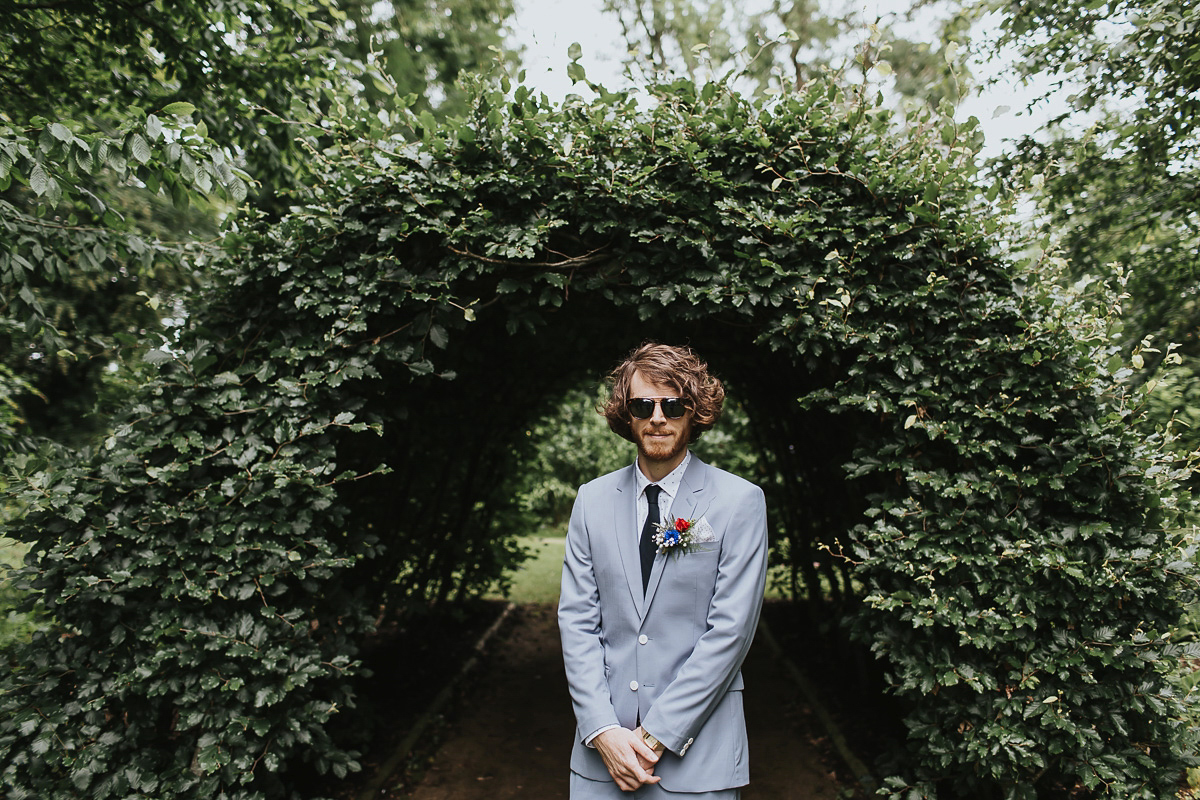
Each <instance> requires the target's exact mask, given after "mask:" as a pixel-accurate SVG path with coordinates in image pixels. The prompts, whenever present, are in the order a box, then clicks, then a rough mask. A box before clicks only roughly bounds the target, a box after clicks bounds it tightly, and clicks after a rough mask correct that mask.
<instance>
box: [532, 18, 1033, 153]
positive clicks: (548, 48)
mask: <svg viewBox="0 0 1200 800" xmlns="http://www.w3.org/2000/svg"><path fill="white" fill-rule="evenodd" d="M903 2H904V3H905V4H907V0H903ZM601 5H602V0H569V2H564V1H563V0H517V10H516V16H515V18H514V20H513V23H512V29H513V32H514V34H515V36H516V39H517V41H519V42H520V43H521V44H522V45H524V47H525V53H524V60H525V61H524V63H525V68H526V76H525V78H526V83H527V84H528V85H529V86H532V87H536V88H537V89H539V90H540V91H543V92H545V93H546V95H547V96H548V97H550V98H551V99H553V100H561V99H562V98H563V97H565V96H566V95H567V94H569V93H571V92H576V93H579V94H582V95H584V96H588V95H589V94H590V93H589V92H588V91H587V90H586V89H585V88H583V87H582V86H574V87H573V86H572V85H571V81H570V79H569V78H568V77H567V63H568V61H569V59H568V58H567V48H568V47H570V46H571V44H572V43H573V42H578V43H579V44H580V45H581V46H582V47H583V57H582V58H581V59H580V64H582V65H583V66H584V68H585V69H586V70H587V76H588V79H589V80H592V81H595V82H597V83H600V84H603V85H605V86H607V87H613V88H615V87H619V86H621V85H622V84H623V82H624V80H623V78H622V77H621V62H620V57H621V54H622V51H623V50H624V45H623V42H622V40H621V29H620V26H619V24H618V23H617V21H616V19H615V18H614V17H613V16H611V15H607V14H603V13H601V11H600V7H601ZM864 5H869V6H870V7H871V13H870V16H869V17H868V16H867V11H868V9H866V8H864V14H863V19H864V36H865V35H866V32H865V26H866V23H867V21H868V20H869V19H874V18H875V17H876V15H877V12H878V11H880V10H884V11H886V10H890V9H889V8H888V7H889V6H897V5H898V4H897V2H895V0H864ZM971 70H972V73H973V74H974V75H975V76H976V78H977V79H979V80H982V79H983V78H985V77H987V76H989V75H990V74H992V73H994V72H995V71H996V67H994V66H992V67H989V66H988V65H984V64H974V65H972V67H971ZM1035 96H1036V93H1035V91H1034V90H1033V89H1028V88H1022V87H1019V86H1014V85H1013V83H1012V82H1011V81H1009V82H1005V83H1003V84H1001V85H999V86H996V87H993V88H991V89H989V90H987V91H986V92H985V93H983V94H981V95H979V96H975V97H971V98H968V99H967V100H965V101H964V102H963V103H962V105H961V106H960V111H959V115H958V116H959V117H960V118H961V119H966V118H967V117H969V116H972V115H974V116H976V117H978V118H979V121H980V123H981V125H982V127H983V130H984V135H985V137H986V142H987V144H986V146H985V150H984V154H985V155H994V154H996V153H997V152H998V151H999V149H1000V148H1001V147H1002V144H1003V140H1004V139H1006V138H1012V137H1015V136H1020V135H1024V134H1026V133H1030V132H1032V131H1033V130H1035V129H1036V127H1037V126H1038V124H1039V123H1040V121H1041V120H1042V119H1044V118H1045V117H1046V116H1047V115H1048V114H1049V113H1050V112H1049V110H1041V111H1040V112H1038V113H1036V114H1035V115H1034V116H1032V117H1031V116H1030V115H1029V114H1026V113H1024V112H1023V109H1024V108H1025V106H1026V104H1027V103H1028V102H1029V100H1031V99H1032V98H1033V97H1035ZM1005 107H1007V108H1008V111H1004V108H1005ZM997 112H999V113H997Z"/></svg>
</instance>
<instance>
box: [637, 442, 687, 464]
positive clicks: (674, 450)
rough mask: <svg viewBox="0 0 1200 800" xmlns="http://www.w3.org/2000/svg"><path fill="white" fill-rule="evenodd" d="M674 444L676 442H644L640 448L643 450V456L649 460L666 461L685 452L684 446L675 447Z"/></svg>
mask: <svg viewBox="0 0 1200 800" xmlns="http://www.w3.org/2000/svg"><path fill="white" fill-rule="evenodd" d="M673 445H674V442H672V443H671V444H653V443H652V444H651V445H647V444H646V443H645V442H643V443H642V445H641V447H640V448H639V449H640V450H641V453H642V457H643V458H645V459H646V460H647V461H654V462H657V463H664V462H667V461H670V460H671V459H673V458H675V457H676V456H678V455H679V454H680V453H682V452H683V448H681V447H674V446H673Z"/></svg>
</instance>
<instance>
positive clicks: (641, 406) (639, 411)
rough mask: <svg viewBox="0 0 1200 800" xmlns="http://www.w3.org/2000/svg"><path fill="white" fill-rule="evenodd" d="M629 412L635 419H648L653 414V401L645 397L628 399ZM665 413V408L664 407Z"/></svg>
mask: <svg viewBox="0 0 1200 800" xmlns="http://www.w3.org/2000/svg"><path fill="white" fill-rule="evenodd" d="M629 413H630V414H632V415H633V417H634V418H635V419H650V418H651V417H652V416H654V401H653V400H646V399H645V398H641V397H639V398H635V399H633V400H630V401H629ZM664 413H665V409H664Z"/></svg>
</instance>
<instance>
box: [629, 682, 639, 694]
mask: <svg viewBox="0 0 1200 800" xmlns="http://www.w3.org/2000/svg"><path fill="white" fill-rule="evenodd" d="M637 690H638V682H637V681H630V682H629V691H631V692H636V691H637Z"/></svg>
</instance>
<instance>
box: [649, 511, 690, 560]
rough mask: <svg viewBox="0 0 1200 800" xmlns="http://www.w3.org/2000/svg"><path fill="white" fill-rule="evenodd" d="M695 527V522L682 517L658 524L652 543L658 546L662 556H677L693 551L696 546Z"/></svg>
mask: <svg viewBox="0 0 1200 800" xmlns="http://www.w3.org/2000/svg"><path fill="white" fill-rule="evenodd" d="M695 526H696V520H694V519H684V518H683V517H679V518H678V519H676V520H675V521H674V522H669V521H668V522H660V523H659V524H658V531H657V532H656V533H655V534H654V543H655V544H656V545H658V552H660V553H662V554H664V555H666V554H667V553H674V554H675V555H679V554H680V553H690V552H692V551H693V550H695V549H696V545H697V540H696V532H695Z"/></svg>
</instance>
